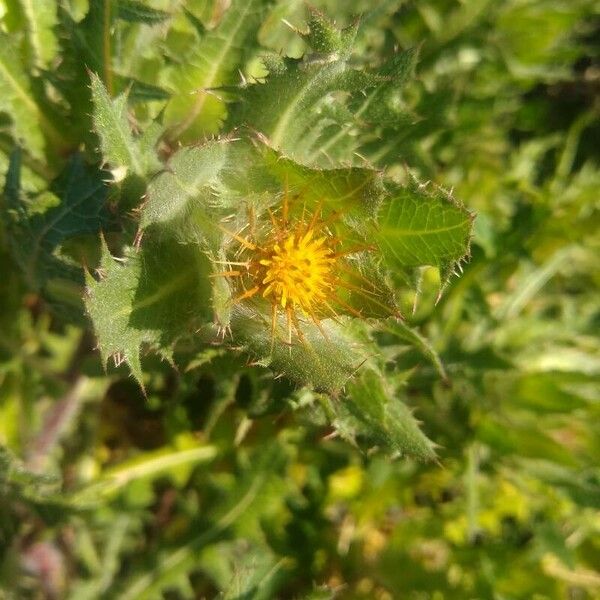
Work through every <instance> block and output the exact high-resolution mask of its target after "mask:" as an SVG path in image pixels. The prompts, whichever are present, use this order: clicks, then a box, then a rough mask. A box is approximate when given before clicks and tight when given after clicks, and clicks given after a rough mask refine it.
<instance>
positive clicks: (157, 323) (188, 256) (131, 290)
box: [85, 241, 212, 386]
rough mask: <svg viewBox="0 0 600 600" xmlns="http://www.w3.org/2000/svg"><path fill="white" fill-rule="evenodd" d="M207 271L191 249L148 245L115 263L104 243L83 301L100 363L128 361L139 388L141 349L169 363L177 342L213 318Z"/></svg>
mask: <svg viewBox="0 0 600 600" xmlns="http://www.w3.org/2000/svg"><path fill="white" fill-rule="evenodd" d="M209 268H210V267H209V264H208V259H207V258H206V257H205V256H204V254H202V253H201V252H200V251H199V249H198V248H197V247H195V246H189V245H184V244H179V243H176V242H169V241H163V242H157V241H150V242H148V243H145V244H144V246H143V248H142V250H141V251H137V252H136V251H134V250H128V251H127V252H126V254H125V257H124V258H123V259H119V260H117V259H115V258H113V257H112V256H111V255H110V253H109V251H108V248H107V247H106V244H104V243H103V250H102V261H101V265H100V268H99V270H98V275H99V280H98V281H97V280H95V279H94V278H93V277H92V276H91V275H90V274H89V273H88V275H87V278H86V279H87V294H86V300H85V302H86V307H87V311H88V313H89V315H90V317H91V319H92V322H93V325H94V329H95V331H96V336H97V338H98V347H99V350H100V354H101V356H102V361H103V362H104V363H105V364H106V362H107V361H108V359H109V357H111V356H112V357H113V358H114V360H115V363H116V364H119V363H121V362H123V361H124V362H126V363H127V364H128V366H129V368H130V369H131V372H132V373H133V375H134V376H135V378H136V379H137V380H138V382H139V383H140V385H142V386H143V381H142V367H141V359H140V353H141V347H142V345H150V346H152V347H154V348H156V349H157V350H158V351H159V352H160V354H161V355H162V356H164V357H167V358H170V354H171V351H172V348H173V346H174V344H175V342H176V341H177V339H178V338H179V337H181V336H182V335H185V334H188V335H192V334H193V333H194V332H195V331H196V330H197V329H198V327H199V325H200V324H201V323H202V322H205V321H207V320H209V319H210V318H211V316H212V314H211V309H210V290H209V289H208V288H209V284H208V273H209Z"/></svg>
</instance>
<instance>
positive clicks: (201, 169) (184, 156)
mask: <svg viewBox="0 0 600 600" xmlns="http://www.w3.org/2000/svg"><path fill="white" fill-rule="evenodd" d="M227 152H228V148H227V143H226V142H224V141H212V142H207V143H206V144H204V145H202V146H196V147H190V148H182V149H181V150H179V151H178V152H176V153H175V154H174V155H173V156H172V157H171V159H170V160H169V162H168V164H167V166H166V169H165V171H163V172H162V173H161V174H160V175H158V176H157V177H155V178H154V179H153V180H152V182H151V183H150V185H149V186H148V192H147V202H146V204H145V205H144V210H143V213H142V219H141V226H142V228H146V227H149V226H150V225H152V224H158V223H163V224H164V223H171V224H172V225H173V226H175V224H174V222H175V221H177V224H179V222H181V224H186V223H187V224H189V223H190V220H192V219H195V220H196V221H197V222H198V226H199V227H200V228H203V227H205V225H206V223H205V221H206V217H205V214H206V211H207V210H208V209H209V208H210V207H211V204H214V203H215V201H217V202H218V200H216V198H215V187H216V185H217V177H218V176H219V173H220V171H221V170H222V169H223V167H224V165H225V159H226V157H227ZM198 212H199V213H200V215H202V216H201V217H198V218H197V219H196V217H195V214H196V213H198Z"/></svg>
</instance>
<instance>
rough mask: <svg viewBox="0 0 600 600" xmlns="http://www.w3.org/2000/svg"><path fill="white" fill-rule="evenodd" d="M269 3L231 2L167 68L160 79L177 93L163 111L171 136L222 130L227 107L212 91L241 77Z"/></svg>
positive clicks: (185, 138) (184, 137) (255, 0)
mask: <svg viewBox="0 0 600 600" xmlns="http://www.w3.org/2000/svg"><path fill="white" fill-rule="evenodd" d="M267 5H268V2H267V1H265V0H233V2H232V3H231V6H230V7H229V8H228V9H227V11H226V13H225V15H224V16H223V18H222V19H221V22H220V23H219V25H218V26H217V27H216V28H215V29H213V30H212V31H209V32H208V33H206V34H205V35H204V36H203V37H202V38H201V39H200V40H199V41H198V42H197V43H194V44H193V45H192V47H191V51H190V53H189V54H188V55H187V56H186V57H185V61H184V62H182V63H181V64H178V65H175V66H173V67H171V68H167V69H166V70H165V73H164V75H163V77H162V79H161V83H162V84H164V86H165V87H166V88H168V89H170V90H172V91H173V94H174V95H173V98H172V99H171V101H170V102H169V104H168V105H167V107H166V110H165V124H166V125H169V126H171V127H172V132H171V135H172V137H174V138H177V139H181V140H183V141H195V140H197V139H198V138H199V137H200V136H201V135H203V134H205V133H215V132H216V131H218V129H219V125H220V122H221V121H222V120H223V118H224V117H225V105H224V102H223V100H222V99H220V98H219V96H218V95H215V94H214V93H213V92H211V91H210V90H211V89H212V88H217V87H219V86H222V85H224V84H232V83H236V82H237V81H238V80H239V70H241V69H242V68H243V63H242V58H243V57H244V56H245V54H246V53H248V52H249V49H250V48H251V47H252V39H253V37H254V36H255V35H256V31H257V29H258V26H259V25H260V22H261V19H262V16H263V14H264V10H265V7H266V6H267Z"/></svg>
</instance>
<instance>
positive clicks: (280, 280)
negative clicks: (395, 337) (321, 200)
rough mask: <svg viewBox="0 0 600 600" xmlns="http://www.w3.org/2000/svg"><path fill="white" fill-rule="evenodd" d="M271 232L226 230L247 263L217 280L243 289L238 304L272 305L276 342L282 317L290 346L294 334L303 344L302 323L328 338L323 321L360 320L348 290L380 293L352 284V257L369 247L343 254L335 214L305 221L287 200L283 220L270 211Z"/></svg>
mask: <svg viewBox="0 0 600 600" xmlns="http://www.w3.org/2000/svg"><path fill="white" fill-rule="evenodd" d="M269 216H270V228H269V231H267V232H266V233H265V235H264V236H262V237H261V239H259V240H258V239H255V238H256V237H257V236H256V235H255V234H253V233H252V234H251V235H250V236H248V237H244V236H243V235H242V234H243V230H242V231H240V232H238V233H233V232H231V231H228V230H227V229H225V228H223V230H224V231H225V233H226V234H227V235H229V236H231V237H232V238H233V239H235V240H236V241H237V242H238V243H239V244H240V247H239V249H238V252H237V254H238V258H244V259H245V260H234V261H225V264H226V265H227V266H228V270H226V271H223V272H220V273H216V276H221V277H229V278H232V280H233V281H234V282H235V283H234V285H235V287H236V288H237V289H238V293H237V295H235V296H234V298H233V302H234V303H239V302H243V301H245V300H249V299H251V298H256V299H263V300H264V301H265V302H267V303H269V304H270V306H271V333H272V339H273V340H274V339H275V336H276V332H277V323H278V317H279V315H280V314H281V313H282V314H283V315H284V317H285V321H286V325H287V326H286V329H287V336H286V337H287V342H288V343H291V339H292V331H295V332H296V334H297V335H298V337H299V338H300V340H302V341H304V336H303V335H302V331H301V327H300V322H301V321H302V320H305V319H307V320H310V321H312V322H313V323H314V324H315V325H316V326H317V327H318V328H319V330H320V331H321V333H322V334H323V335H324V336H325V337H327V336H326V334H325V332H324V330H323V329H322V327H321V325H320V321H321V320H322V319H324V318H328V317H333V318H336V317H338V316H339V313H340V312H343V313H346V314H348V313H349V314H352V315H353V316H357V317H361V316H362V315H361V313H360V311H359V310H357V309H355V308H354V307H352V306H351V305H349V304H348V303H347V302H346V301H345V300H344V299H343V298H342V297H341V293H342V291H343V290H353V291H354V292H357V293H359V294H360V295H363V296H366V297H368V298H369V300H370V301H373V296H375V295H376V294H375V293H374V292H373V291H372V285H371V290H370V291H369V290H366V289H361V288H360V287H357V286H355V285H353V284H351V283H350V281H349V279H350V277H348V275H352V276H353V277H354V278H356V277H357V276H359V275H358V274H357V273H356V271H355V270H353V269H352V268H351V266H350V265H349V264H348V261H347V258H348V257H349V256H350V255H352V254H356V253H358V252H364V251H366V250H368V249H369V248H368V247H367V246H365V245H363V246H359V247H355V248H352V249H348V250H344V251H343V250H341V249H340V246H341V242H340V240H339V239H338V238H337V237H336V236H335V235H334V234H333V232H332V231H331V229H330V224H331V222H333V221H335V220H336V219H337V218H338V215H337V214H335V213H333V214H332V215H331V216H330V217H329V218H328V219H326V220H325V219H323V218H322V215H321V209H320V208H317V209H316V210H315V212H314V213H313V214H312V216H310V218H306V215H305V210H303V211H302V215H301V216H300V217H298V218H290V215H289V207H288V201H287V198H285V199H284V202H283V206H282V209H281V214H280V216H276V215H275V214H274V213H273V212H272V211H269Z"/></svg>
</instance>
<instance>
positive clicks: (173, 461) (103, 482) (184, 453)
mask: <svg viewBox="0 0 600 600" xmlns="http://www.w3.org/2000/svg"><path fill="white" fill-rule="evenodd" d="M216 455H217V449H216V448H215V446H208V445H201V446H196V445H194V446H191V447H181V448H173V447H170V446H169V447H165V448H160V449H159V450H154V451H152V452H144V453H142V454H141V455H139V456H136V457H134V458H132V459H129V460H127V461H124V462H122V463H119V464H118V465H117V466H115V467H112V468H110V469H107V470H106V471H104V472H103V473H102V474H101V475H100V477H99V478H98V479H96V480H95V481H93V482H92V483H90V484H89V485H87V486H86V487H85V488H83V489H80V490H77V491H76V492H75V493H74V494H72V495H71V496H70V498H69V501H70V502H71V503H73V504H78V505H81V504H85V505H87V504H90V503H97V502H102V501H104V500H106V499H110V498H113V497H114V496H115V495H116V494H117V493H118V492H120V491H121V490H123V489H124V488H125V487H126V486H127V485H129V484H130V483H132V482H135V481H140V480H146V479H155V478H156V477H159V476H162V475H172V474H173V473H176V472H177V471H178V470H181V469H182V468H184V469H186V470H187V471H189V469H190V467H193V466H195V465H197V464H199V463H204V462H210V461H211V460H212V459H213V458H215V456H216Z"/></svg>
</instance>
